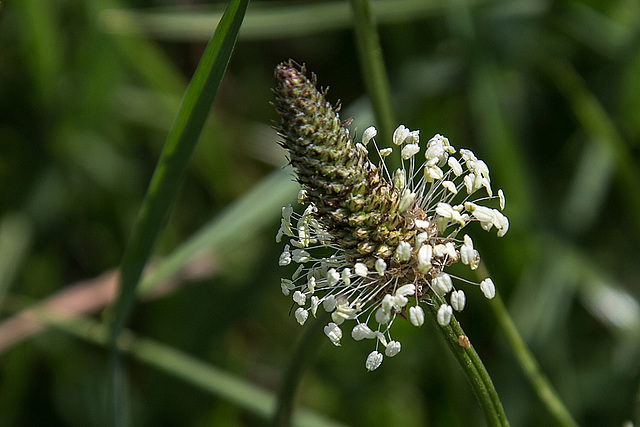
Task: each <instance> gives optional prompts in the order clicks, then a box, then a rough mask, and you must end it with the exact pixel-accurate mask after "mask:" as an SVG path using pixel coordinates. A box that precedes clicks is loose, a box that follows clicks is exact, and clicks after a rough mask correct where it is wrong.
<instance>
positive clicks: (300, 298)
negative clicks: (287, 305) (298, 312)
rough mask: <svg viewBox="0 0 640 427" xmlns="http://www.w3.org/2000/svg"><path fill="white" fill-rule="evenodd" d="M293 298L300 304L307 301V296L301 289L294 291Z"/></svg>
mask: <svg viewBox="0 0 640 427" xmlns="http://www.w3.org/2000/svg"><path fill="white" fill-rule="evenodd" d="M293 300H294V301H295V302H296V303H297V304H298V305H305V303H306V302H307V296H306V295H305V294H303V293H302V292H300V291H295V292H294V293H293Z"/></svg>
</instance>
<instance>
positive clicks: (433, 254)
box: [274, 61, 509, 371]
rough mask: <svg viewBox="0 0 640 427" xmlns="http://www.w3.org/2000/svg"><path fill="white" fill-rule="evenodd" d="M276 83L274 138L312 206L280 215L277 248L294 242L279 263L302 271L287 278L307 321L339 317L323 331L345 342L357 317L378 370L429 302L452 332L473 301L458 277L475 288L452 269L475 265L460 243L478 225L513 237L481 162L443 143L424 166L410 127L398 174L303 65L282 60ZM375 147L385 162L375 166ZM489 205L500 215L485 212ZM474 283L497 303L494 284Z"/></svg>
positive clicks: (434, 142) (433, 147)
mask: <svg viewBox="0 0 640 427" xmlns="http://www.w3.org/2000/svg"><path fill="white" fill-rule="evenodd" d="M275 80H276V87H275V89H274V93H275V102H274V105H275V108H276V110H277V112H278V114H279V115H280V122H279V123H278V125H277V130H278V132H279V135H280V136H281V137H282V142H281V145H282V146H283V147H284V148H286V149H287V151H288V153H289V161H290V163H291V165H292V166H293V168H294V169H295V171H296V177H297V180H298V182H299V183H300V185H301V187H302V189H301V191H300V193H299V196H298V201H299V202H300V203H301V204H302V205H304V206H306V208H305V209H304V211H303V212H302V213H301V214H299V213H297V212H295V211H294V209H293V207H292V206H291V205H288V206H285V207H283V208H282V221H281V227H280V230H279V231H278V234H277V236H276V241H277V242H281V240H282V239H283V238H286V239H288V243H287V244H286V245H285V247H284V251H283V252H282V255H281V256H280V260H279V263H280V265H281V266H286V265H289V264H291V263H293V264H298V267H297V269H296V270H295V272H294V273H293V276H292V277H291V278H290V279H288V278H287V279H282V280H281V288H282V292H283V293H284V294H285V295H291V296H292V298H293V301H294V306H295V307H296V308H295V310H294V317H295V319H296V320H297V321H298V323H300V324H301V325H303V324H304V323H305V322H306V321H307V319H308V317H309V313H311V315H313V316H316V313H317V311H318V309H322V310H325V311H327V312H329V313H331V320H332V321H331V322H330V323H329V324H328V325H326V326H325V328H324V332H325V334H326V335H327V337H328V338H329V340H330V341H331V342H332V343H333V344H334V345H336V346H339V345H340V341H341V339H342V336H343V332H342V327H343V324H344V323H345V321H347V320H349V321H354V322H355V324H354V325H353V327H352V329H351V336H352V338H353V339H355V340H356V341H360V340H364V339H370V340H374V342H375V344H374V348H375V349H374V351H372V352H371V353H370V354H369V356H368V357H367V359H366V363H365V366H366V368H367V369H368V370H369V371H372V370H375V369H377V368H378V367H379V366H380V364H381V363H382V360H383V358H384V356H387V357H393V356H395V355H396V354H398V353H399V352H400V349H401V345H400V343H399V342H398V341H396V340H394V339H393V338H392V336H391V326H392V325H393V323H394V322H395V320H396V318H398V317H401V318H404V319H409V321H410V322H411V323H412V324H413V325H414V326H417V327H419V326H422V324H423V323H424V318H425V312H424V310H423V308H422V307H421V305H420V304H431V305H435V306H437V307H439V308H438V310H437V322H438V323H439V324H440V325H442V326H446V325H448V324H449V322H450V321H451V317H452V315H453V311H454V310H456V311H461V310H463V309H464V307H465V303H466V296H465V293H464V291H463V290H462V289H457V288H456V286H455V285H454V279H455V280H456V281H459V282H465V283H469V284H473V283H472V282H469V281H468V280H465V279H461V278H458V277H455V276H452V275H450V274H448V273H447V272H446V271H445V270H446V268H447V267H448V266H449V265H451V264H454V263H456V262H458V261H460V262H462V263H463V264H465V265H468V266H469V267H470V268H471V269H472V270H475V269H476V268H477V267H478V264H479V262H480V255H479V253H478V251H477V250H476V249H474V247H473V241H472V240H471V237H469V236H468V235H466V234H464V235H463V236H462V238H459V235H460V231H461V230H462V229H463V228H464V227H465V226H466V225H467V224H469V223H470V222H474V221H477V222H479V223H480V226H481V227H482V228H483V229H484V230H487V231H489V230H491V229H492V228H493V227H495V228H496V230H497V234H498V236H500V237H501V236H504V234H505V233H506V232H507V230H508V228H509V221H508V219H507V217H506V216H504V215H503V214H502V213H501V212H500V210H502V209H504V201H505V199H504V194H503V192H502V190H499V191H498V193H497V195H496V196H494V195H493V191H492V189H491V181H490V177H489V168H488V167H487V165H486V164H485V163H484V162H483V161H482V160H479V159H478V158H477V157H476V156H475V155H474V154H473V152H471V150H465V149H461V150H459V151H457V150H456V149H455V148H454V147H453V146H452V145H451V144H450V143H449V140H448V139H447V138H445V137H444V136H442V135H436V136H434V137H433V138H431V139H430V140H429V141H428V142H427V144H426V147H424V157H425V161H424V162H422V163H421V164H420V163H419V162H418V161H417V157H418V156H420V154H419V153H420V152H422V151H423V147H421V146H420V132H419V131H417V130H413V131H412V130H409V129H408V128H406V127H405V126H403V125H400V126H399V127H398V128H397V129H396V130H395V132H394V133H393V145H395V147H396V150H397V151H399V152H400V156H401V159H402V167H401V168H399V169H396V170H394V171H390V170H389V169H388V168H387V165H386V164H385V157H387V156H389V155H390V154H391V153H392V152H393V149H392V148H383V149H379V147H378V145H377V144H376V142H375V137H376V135H377V131H376V129H375V128H374V127H369V128H367V129H366V130H365V131H364V132H363V133H362V137H361V141H360V142H354V140H353V138H352V137H351V135H350V133H349V130H348V128H347V126H348V124H349V123H348V122H342V121H340V117H339V115H338V111H339V106H337V107H333V106H332V105H331V104H329V103H328V102H327V101H326V99H325V95H326V91H320V90H318V89H317V88H316V78H315V76H314V75H313V74H312V75H311V76H310V77H308V76H307V72H306V69H305V67H304V66H298V65H297V64H295V63H294V62H292V61H289V62H287V63H282V64H280V65H279V66H278V67H277V68H276V70H275ZM371 147H372V148H373V151H374V152H375V154H376V158H377V159H378V160H377V164H374V163H373V162H372V161H371V160H369V150H370V148H371ZM485 193H486V195H485ZM478 194H481V195H478ZM492 199H498V200H499V203H498V204H499V207H500V210H497V209H494V208H490V207H487V206H485V205H484V203H485V202H488V201H490V200H492ZM475 285H478V286H479V287H480V290H481V291H482V293H483V294H484V296H485V297H487V298H493V297H494V295H495V287H494V284H493V282H492V281H491V279H490V278H487V279H485V280H483V281H482V282H481V283H480V284H475ZM383 353H384V355H383Z"/></svg>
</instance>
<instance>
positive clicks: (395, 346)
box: [384, 341, 402, 357]
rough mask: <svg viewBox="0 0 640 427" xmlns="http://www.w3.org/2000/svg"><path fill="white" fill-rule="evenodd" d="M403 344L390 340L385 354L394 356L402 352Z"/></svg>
mask: <svg viewBox="0 0 640 427" xmlns="http://www.w3.org/2000/svg"><path fill="white" fill-rule="evenodd" d="M401 348H402V345H401V344H400V343H399V342H398V341H390V342H389V344H388V345H387V349H386V350H385V351H384V354H385V356H388V357H393V356H395V355H396V354H398V353H400V349H401Z"/></svg>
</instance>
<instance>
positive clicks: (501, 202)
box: [498, 188, 505, 210]
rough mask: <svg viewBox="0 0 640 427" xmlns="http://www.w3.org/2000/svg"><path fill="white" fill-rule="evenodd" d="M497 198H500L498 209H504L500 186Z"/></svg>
mask: <svg viewBox="0 0 640 427" xmlns="http://www.w3.org/2000/svg"><path fill="white" fill-rule="evenodd" d="M498 199H500V210H504V205H505V198H504V193H503V192H502V188H501V189H499V190H498Z"/></svg>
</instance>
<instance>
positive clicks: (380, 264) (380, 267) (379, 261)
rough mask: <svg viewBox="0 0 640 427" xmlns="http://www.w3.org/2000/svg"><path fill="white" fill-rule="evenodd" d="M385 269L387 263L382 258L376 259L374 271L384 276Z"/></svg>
mask: <svg viewBox="0 0 640 427" xmlns="http://www.w3.org/2000/svg"><path fill="white" fill-rule="evenodd" d="M386 270H387V263H386V262H384V260H383V259H382V258H378V259H377V260H376V271H377V272H378V274H379V275H381V276H384V272H385V271H386Z"/></svg>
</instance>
